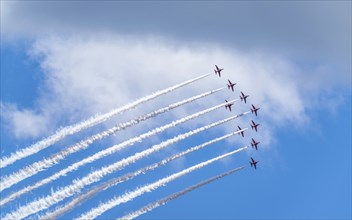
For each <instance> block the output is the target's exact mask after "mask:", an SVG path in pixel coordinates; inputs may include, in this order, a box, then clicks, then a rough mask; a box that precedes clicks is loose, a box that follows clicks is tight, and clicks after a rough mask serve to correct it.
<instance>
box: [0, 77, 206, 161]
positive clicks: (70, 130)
mask: <svg viewBox="0 0 352 220" xmlns="http://www.w3.org/2000/svg"><path fill="white" fill-rule="evenodd" d="M210 75H212V74H211V73H209V74H205V75H202V76H199V77H196V78H194V79H191V80H188V81H186V82H183V83H180V84H177V85H175V86H172V87H169V88H167V89H164V90H161V91H158V92H155V93H153V94H150V95H148V96H145V97H143V98H140V99H138V100H136V101H134V102H132V103H129V104H127V105H125V106H123V107H120V108H116V109H114V110H112V111H110V112H108V113H105V114H102V115H95V116H93V117H91V118H89V119H87V120H85V121H82V122H80V123H77V124H74V125H70V126H67V127H64V128H62V129H60V130H58V131H57V132H56V133H55V134H53V135H51V136H49V137H47V138H45V139H43V140H41V141H39V142H37V143H35V144H33V145H31V146H29V147H27V148H24V149H21V150H18V151H16V152H14V153H12V154H11V155H10V156H7V157H6V156H5V157H3V158H1V159H0V168H4V167H6V166H8V165H10V164H12V163H14V162H16V161H17V160H20V159H23V158H25V157H28V156H30V155H32V154H35V153H37V152H39V151H41V150H43V149H45V148H47V147H49V146H50V145H52V144H54V143H56V142H58V141H59V140H61V139H63V138H64V137H66V136H67V135H72V134H75V133H77V132H79V131H81V130H82V129H86V128H89V127H92V126H94V125H97V124H99V123H102V122H104V121H106V120H108V119H110V118H111V117H113V116H115V115H117V114H120V113H123V112H125V111H127V110H129V109H131V108H134V107H136V106H137V105H139V104H142V103H144V102H147V101H150V100H152V99H155V98H157V97H158V96H161V95H164V94H166V93H169V92H172V91H174V90H176V89H178V88H181V87H183V86H185V85H188V84H190V83H193V82H195V81H198V80H200V79H203V78H205V77H207V76H210Z"/></svg>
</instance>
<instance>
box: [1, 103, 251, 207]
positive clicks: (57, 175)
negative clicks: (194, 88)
mask: <svg viewBox="0 0 352 220" xmlns="http://www.w3.org/2000/svg"><path fill="white" fill-rule="evenodd" d="M235 101H238V99H236V100H233V101H231V102H235ZM231 102H230V103H231ZM226 104H227V103H223V104H220V105H217V106H214V107H211V108H208V109H206V110H203V111H200V112H197V113H195V114H193V115H190V116H187V117H184V118H182V119H179V120H176V121H173V122H171V123H169V124H167V125H164V126H161V127H158V128H155V129H153V130H151V131H149V132H146V133H144V134H141V135H139V136H137V137H134V138H131V139H129V140H127V141H125V142H122V143H120V144H117V145H114V146H112V147H110V148H107V149H104V150H102V151H100V152H98V153H95V154H94V155H92V156H90V157H87V158H85V159H83V160H81V161H78V162H76V163H74V164H72V165H70V166H68V167H67V168H65V169H63V170H60V171H59V172H57V173H55V174H53V175H52V176H50V177H47V178H45V179H43V180H40V181H38V182H37V183H35V184H34V185H31V186H27V187H25V188H23V189H21V190H19V191H17V192H15V193H13V194H11V195H9V196H8V197H6V198H4V199H2V200H1V201H0V204H1V205H2V204H5V203H7V202H9V201H11V200H13V199H15V198H17V197H18V196H20V195H23V194H24V193H27V192H30V191H31V190H33V189H36V188H38V187H41V186H43V185H45V184H48V183H50V182H52V181H54V180H56V179H58V178H60V177H61V176H64V175H66V174H67V173H69V172H72V171H74V170H77V169H78V168H79V167H81V166H83V165H85V164H87V163H92V162H94V161H96V160H98V159H100V158H102V157H105V156H108V155H110V154H112V153H115V152H117V151H119V150H121V149H123V148H125V147H127V146H130V145H133V144H134V143H136V142H140V141H142V140H144V139H145V138H148V137H151V136H152V135H155V134H158V133H160V132H162V131H165V130H166V129H169V128H171V127H175V126H177V125H179V124H181V123H184V122H186V121H189V120H191V119H194V118H196V117H199V116H201V115H203V114H206V113H209V112H211V111H214V110H216V109H218V108H221V107H223V106H224V105H226ZM247 113H249V112H247ZM245 114H246V113H245Z"/></svg>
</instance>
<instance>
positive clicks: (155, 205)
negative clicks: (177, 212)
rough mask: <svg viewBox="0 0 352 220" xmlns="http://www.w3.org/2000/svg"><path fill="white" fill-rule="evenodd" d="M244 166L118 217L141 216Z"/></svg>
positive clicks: (122, 219) (121, 219) (120, 219)
mask: <svg viewBox="0 0 352 220" xmlns="http://www.w3.org/2000/svg"><path fill="white" fill-rule="evenodd" d="M244 168H245V166H243V167H238V168H236V169H233V170H230V171H228V172H226V173H222V174H220V175H217V176H214V177H212V178H209V179H207V180H204V181H202V182H200V183H198V184H195V185H193V186H190V187H187V188H186V189H184V190H182V191H179V192H177V193H174V194H172V195H170V196H168V197H165V198H163V199H160V200H158V201H156V202H153V203H150V204H148V205H146V206H144V207H143V208H141V209H139V210H137V211H134V212H131V213H129V214H127V215H125V216H123V217H121V218H118V219H119V220H124V219H134V218H137V217H139V216H141V215H143V214H145V213H147V212H149V211H152V210H153V209H155V208H158V207H159V206H162V205H165V204H166V203H168V202H170V201H172V200H174V199H177V198H178V197H180V196H183V195H185V194H187V193H189V192H192V191H193V190H195V189H198V188H200V187H202V186H205V185H207V184H209V183H211V182H214V181H216V180H219V179H222V178H224V177H226V176H228V175H231V174H233V173H234V172H237V171H239V170H242V169H244Z"/></svg>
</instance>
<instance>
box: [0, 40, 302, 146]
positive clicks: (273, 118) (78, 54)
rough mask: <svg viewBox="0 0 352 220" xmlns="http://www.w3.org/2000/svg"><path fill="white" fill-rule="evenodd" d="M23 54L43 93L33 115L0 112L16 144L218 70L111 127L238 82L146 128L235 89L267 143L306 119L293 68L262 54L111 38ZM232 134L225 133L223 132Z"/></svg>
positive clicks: (44, 46) (45, 43) (44, 44)
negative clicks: (245, 96)
mask: <svg viewBox="0 0 352 220" xmlns="http://www.w3.org/2000/svg"><path fill="white" fill-rule="evenodd" d="M30 54H31V56H32V57H33V58H35V59H39V62H40V63H41V67H42V69H43V73H44V74H45V89H44V90H43V91H42V93H41V95H40V97H39V98H38V100H37V101H36V102H37V103H38V106H37V107H36V108H35V109H24V110H19V109H17V108H15V107H11V108H5V109H6V114H4V115H3V117H6V121H7V122H8V125H10V126H11V127H12V129H11V130H12V132H13V133H15V135H16V137H18V138H20V137H23V138H24V137H35V136H41V135H43V134H45V132H46V131H48V130H50V128H51V129H52V128H55V127H58V126H64V125H66V124H67V123H68V124H69V123H74V122H77V121H79V120H81V119H85V118H87V117H88V116H90V115H92V114H96V113H98V112H106V111H108V110H110V109H112V108H115V107H118V106H121V105H123V104H125V103H127V102H129V101H131V100H134V99H137V98H139V97H142V96H144V95H146V94H149V93H152V92H154V91H156V90H159V89H164V88H166V87H169V86H172V85H174V84H176V83H179V82H182V81H185V80H188V79H191V78H193V77H196V76H199V75H201V74H205V73H209V72H212V71H213V70H212V68H213V65H214V64H218V65H221V66H223V67H224V68H225V70H224V74H223V77H222V78H218V77H216V76H215V75H214V76H211V77H208V78H207V79H205V80H202V81H201V82H197V83H195V84H193V85H191V86H187V87H185V88H182V89H180V90H178V91H177V92H174V93H172V94H169V95H166V96H164V97H162V98H159V99H157V100H155V101H152V102H150V103H149V104H145V105H143V106H142V107H140V108H137V109H136V110H133V111H131V113H130V114H124V115H123V117H117V118H116V119H114V120H112V121H111V123H115V122H116V121H119V120H120V121H125V120H127V119H128V118H131V117H133V116H136V115H138V114H143V113H146V112H149V110H152V109H155V108H153V106H158V107H159V106H165V105H167V104H169V103H172V102H174V101H178V100H181V99H183V98H188V97H190V96H192V95H196V94H199V93H202V92H204V91H208V90H211V89H215V88H219V87H222V86H225V84H226V81H227V79H231V80H232V81H234V82H237V83H238V87H237V88H236V90H237V91H236V93H231V92H229V91H224V92H221V93H219V94H216V95H215V96H213V97H211V98H207V99H206V100H204V101H200V102H197V103H194V104H191V105H187V106H186V107H185V108H182V109H178V110H175V111H172V112H171V114H170V115H168V117H166V116H165V117H164V118H163V117H162V120H158V121H156V120H155V121H153V122H150V123H147V126H153V125H155V124H158V123H162V121H166V120H167V121H170V120H172V119H174V118H178V117H182V116H184V115H186V114H189V113H194V112H196V111H198V110H200V109H204V108H207V107H210V106H211V105H216V104H219V103H221V102H222V101H223V100H224V99H225V98H226V99H233V98H238V93H239V89H241V90H243V91H244V92H245V93H249V94H250V102H249V103H254V104H256V105H258V106H260V107H261V110H260V115H262V116H263V117H261V118H260V120H264V119H265V123H266V124H267V125H266V127H267V128H268V129H267V131H266V133H263V135H265V136H267V137H268V136H270V135H269V134H270V130H271V129H272V128H275V127H277V126H282V125H283V124H285V125H286V124H287V123H291V124H302V123H304V122H305V121H306V120H307V115H306V112H305V103H304V100H303V99H302V96H301V92H300V90H299V85H298V84H297V81H296V80H294V74H295V71H296V67H295V66H293V65H292V64H290V62H288V61H287V60H285V59H284V58H282V57H278V56H273V55H270V54H265V55H264V54H260V53H257V54H243V53H240V52H238V51H234V50H229V49H224V48H222V47H219V46H216V45H210V44H198V45H185V44H180V43H177V42H171V41H167V40H165V39H162V38H156V37H149V38H148V37H146V38H135V37H125V36H117V35H106V36H99V37H76V38H74V37H71V38H58V37H51V38H46V39H41V40H38V41H37V42H36V43H35V44H34V46H33V48H32V50H31V51H30ZM236 105H237V106H238V107H236V108H242V110H243V111H245V110H248V108H249V104H247V107H244V105H243V104H239V103H236V104H235V106H236ZM242 110H238V111H237V112H241V111H242ZM226 116H230V113H227V112H226V111H222V112H220V113H219V112H215V113H214V114H211V115H210V116H209V117H202V119H201V120H197V121H196V122H193V123H191V124H190V125H185V127H187V128H188V127H194V126H196V125H199V124H204V123H207V122H213V121H215V120H217V119H220V118H223V117H226ZM23 118H25V119H26V120H23ZM21 120H23V121H21ZM245 121H248V119H246V120H244V119H243V120H239V122H238V123H239V124H243V126H245V125H246V124H244V123H245ZM21 122H22V123H21ZM246 123H247V122H246ZM265 123H264V124H265ZM30 124H35V127H36V128H35V129H29V128H28V126H30ZM48 125H52V127H48ZM234 128H235V126H228V127H225V129H226V130H227V131H229V132H230V131H233V130H234ZM136 130H138V129H136ZM268 140H269V142H270V139H268Z"/></svg>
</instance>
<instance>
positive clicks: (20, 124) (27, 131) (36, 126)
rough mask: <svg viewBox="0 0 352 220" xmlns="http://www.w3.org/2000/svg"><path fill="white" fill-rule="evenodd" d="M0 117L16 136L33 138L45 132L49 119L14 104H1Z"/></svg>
mask: <svg viewBox="0 0 352 220" xmlns="http://www.w3.org/2000/svg"><path fill="white" fill-rule="evenodd" d="M1 115H2V116H1V117H2V119H4V120H5V124H7V126H8V127H9V128H10V129H11V131H12V133H13V134H14V135H15V137H16V138H35V137H37V136H39V135H42V134H44V133H45V132H46V129H47V128H48V124H47V123H48V122H49V120H48V119H47V118H46V116H45V115H43V114H37V113H35V112H34V111H33V110H29V109H24V110H20V109H18V108H17V107H16V106H15V105H11V104H1Z"/></svg>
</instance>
